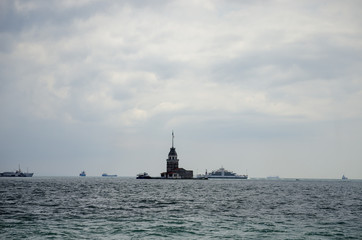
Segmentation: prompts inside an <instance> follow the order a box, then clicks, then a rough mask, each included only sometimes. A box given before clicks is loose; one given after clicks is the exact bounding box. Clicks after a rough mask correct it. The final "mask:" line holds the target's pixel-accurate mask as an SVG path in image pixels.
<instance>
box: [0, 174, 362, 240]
mask: <svg viewBox="0 0 362 240" xmlns="http://www.w3.org/2000/svg"><path fill="white" fill-rule="evenodd" d="M0 239H362V181H359V180H347V181H342V180H309V179H300V180H296V179H282V180H156V179H155V180H152V179H151V180H147V179H138V180H137V179H135V178H121V177H117V178H106V177H32V178H0Z"/></svg>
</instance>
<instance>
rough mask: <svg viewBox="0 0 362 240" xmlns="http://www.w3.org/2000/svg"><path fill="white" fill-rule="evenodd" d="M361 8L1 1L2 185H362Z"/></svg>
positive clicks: (349, 4)
mask: <svg viewBox="0 0 362 240" xmlns="http://www.w3.org/2000/svg"><path fill="white" fill-rule="evenodd" d="M361 9H362V2H361V1H351V0H347V1H334V0H331V1H323V0H322V1H309V0H306V1H258V0H257V1H231V0H230V1H213V0H210V1H206V0H205V1H202V0H201V1H163V0H156V1H142V0H140V1H127V0H126V1H96V0H89V1H87V0H84V1H16V0H14V1H12V0H4V1H1V2H0V43H1V44H0V112H1V114H0V172H3V171H9V170H14V169H16V168H17V167H18V164H21V167H22V168H23V170H26V168H29V171H31V172H34V173H35V175H34V176H77V175H78V174H79V172H80V171H82V170H85V171H86V172H87V174H88V175H93V176H100V175H101V174H102V173H103V172H106V173H108V174H118V175H119V176H136V174H137V173H139V172H144V171H146V172H148V173H149V174H150V175H151V176H159V174H160V172H162V171H164V170H165V167H166V158H167V154H168V152H169V149H170V147H171V132H172V130H174V131H175V147H176V151H177V153H178V156H179V159H180V166H181V167H183V168H185V169H190V170H193V171H194V173H195V174H196V173H203V172H204V171H205V169H207V170H208V171H210V170H214V169H218V168H219V167H221V166H223V167H225V168H226V169H229V170H232V171H234V172H237V173H238V174H244V173H246V171H247V172H248V174H249V176H250V177H266V176H271V175H278V176H280V177H285V178H288V177H291V178H340V177H341V176H342V174H345V175H347V176H348V177H349V178H351V179H362V147H361V143H362V121H361V120H362V107H361V103H362V79H361V76H362V42H361V39H362V17H361Z"/></svg>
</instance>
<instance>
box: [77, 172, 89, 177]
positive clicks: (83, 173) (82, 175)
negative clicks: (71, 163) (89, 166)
mask: <svg viewBox="0 0 362 240" xmlns="http://www.w3.org/2000/svg"><path fill="white" fill-rule="evenodd" d="M79 176H80V177H85V176H87V174H86V173H85V171H82V172H81V173H79Z"/></svg>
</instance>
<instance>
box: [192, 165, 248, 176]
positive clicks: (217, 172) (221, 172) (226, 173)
mask: <svg viewBox="0 0 362 240" xmlns="http://www.w3.org/2000/svg"><path fill="white" fill-rule="evenodd" d="M197 178H205V179H248V175H238V174H236V173H234V172H232V171H228V170H226V169H225V168H223V167H221V168H219V169H218V170H214V171H212V172H211V173H207V171H206V172H205V174H204V175H200V174H199V175H197Z"/></svg>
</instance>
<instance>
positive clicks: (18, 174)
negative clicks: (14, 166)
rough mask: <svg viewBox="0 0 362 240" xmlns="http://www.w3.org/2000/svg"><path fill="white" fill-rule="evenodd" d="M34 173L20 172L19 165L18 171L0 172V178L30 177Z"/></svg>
mask: <svg viewBox="0 0 362 240" xmlns="http://www.w3.org/2000/svg"><path fill="white" fill-rule="evenodd" d="M33 175H34V173H29V172H26V173H24V172H22V171H21V169H20V165H19V170H16V171H15V172H2V173H0V177H32V176H33Z"/></svg>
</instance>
